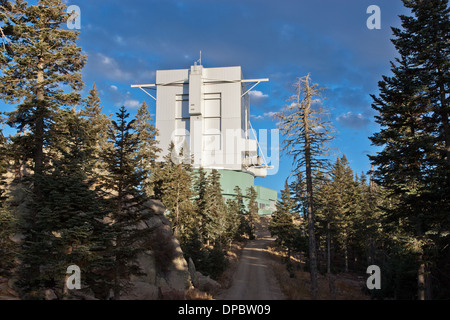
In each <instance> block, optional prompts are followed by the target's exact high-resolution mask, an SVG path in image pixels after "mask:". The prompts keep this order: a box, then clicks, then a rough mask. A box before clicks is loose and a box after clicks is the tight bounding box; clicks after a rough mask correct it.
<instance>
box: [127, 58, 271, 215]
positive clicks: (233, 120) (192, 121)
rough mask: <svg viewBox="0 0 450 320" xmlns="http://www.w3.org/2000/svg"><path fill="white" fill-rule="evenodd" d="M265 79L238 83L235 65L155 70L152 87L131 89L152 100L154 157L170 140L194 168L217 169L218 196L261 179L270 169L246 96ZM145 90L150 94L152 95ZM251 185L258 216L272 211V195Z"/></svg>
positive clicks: (239, 79) (240, 76)
mask: <svg viewBox="0 0 450 320" xmlns="http://www.w3.org/2000/svg"><path fill="white" fill-rule="evenodd" d="M265 81H269V79H244V78H243V75H242V70H241V67H222V68H205V67H203V66H202V65H201V64H197V63H195V64H194V65H193V66H191V67H190V69H179V70H158V71H157V72H156V83H155V84H142V85H132V87H134V88H140V89H141V90H143V91H144V92H145V93H147V94H148V95H149V96H151V97H152V98H153V99H154V100H156V125H155V126H156V128H157V129H158V132H159V136H158V140H159V147H160V148H161V150H163V151H162V153H161V154H160V159H162V157H163V156H164V155H166V154H167V152H168V147H169V145H170V143H171V142H174V144H175V146H176V150H180V148H183V151H184V152H185V154H187V156H189V157H190V158H191V159H192V160H193V167H194V168H200V167H203V168H204V169H206V170H208V169H218V170H219V172H220V173H221V177H222V178H221V179H222V180H221V182H222V189H223V190H224V195H225V196H227V195H228V196H231V195H232V194H233V193H234V191H233V189H234V186H236V185H239V186H240V187H241V189H242V190H244V192H245V188H247V187H249V186H254V185H253V181H254V177H265V176H266V175H267V169H269V168H270V167H269V166H268V165H267V163H265V160H264V159H265V157H264V155H263V154H262V150H261V148H260V147H259V144H258V141H257V140H256V134H254V132H253V133H252V131H253V128H252V127H251V123H250V103H249V95H248V93H249V92H250V91H251V90H252V89H253V88H254V87H255V86H256V85H258V84H259V83H261V82H265ZM149 90H156V96H155V93H154V92H152V91H149ZM251 137H252V138H251ZM254 187H255V188H256V189H257V191H258V194H261V196H262V197H261V200H264V199H263V198H267V199H265V200H266V201H263V202H264V203H262V202H261V204H262V205H260V213H261V212H262V211H265V209H267V210H269V208H268V207H271V208H272V207H273V208H274V205H275V201H276V191H274V190H271V189H267V188H263V187H258V186H254ZM264 189H267V190H264ZM263 194H266V196H263ZM269 194H270V195H269ZM269 198H270V199H269ZM267 210H266V211H267Z"/></svg>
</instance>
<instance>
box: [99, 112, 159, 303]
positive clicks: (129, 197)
mask: <svg viewBox="0 0 450 320" xmlns="http://www.w3.org/2000/svg"><path fill="white" fill-rule="evenodd" d="M116 115H117V121H112V127H111V128H110V130H109V135H110V136H109V139H110V142H111V144H113V145H114V147H113V148H112V149H109V150H107V152H106V154H105V162H106V164H107V170H108V172H107V174H106V175H105V176H104V183H103V185H102V188H103V189H104V190H107V191H108V192H109V193H110V195H109V200H110V203H111V208H112V211H113V212H112V215H111V219H112V223H111V227H112V229H113V234H114V245H113V247H112V248H111V253H112V256H113V257H114V266H113V268H112V270H111V271H112V274H113V283H114V284H113V292H114V299H115V300H118V299H120V295H121V293H122V292H124V291H126V290H127V288H128V286H129V281H128V279H129V277H130V275H138V274H141V270H140V267H139V265H138V264H137V261H136V259H137V257H138V254H139V253H141V252H142V251H143V250H144V247H143V246H142V245H141V244H142V241H143V240H144V239H146V238H147V237H149V236H151V235H150V234H149V232H150V231H149V229H147V228H140V227H139V226H140V224H141V223H142V222H143V221H145V220H148V219H149V218H150V217H151V216H152V214H153V212H152V211H151V210H150V209H149V208H148V206H146V205H145V203H146V201H147V200H148V198H147V196H146V194H145V191H144V190H143V189H142V188H141V186H142V183H143V180H144V178H145V177H144V172H143V170H142V169H140V168H139V157H138V154H137V150H138V146H139V141H138V139H137V135H136V134H135V132H134V131H133V123H134V120H131V121H128V120H127V119H128V117H129V113H127V111H126V109H125V107H122V108H121V109H120V110H119V112H118V113H117V114H116Z"/></svg>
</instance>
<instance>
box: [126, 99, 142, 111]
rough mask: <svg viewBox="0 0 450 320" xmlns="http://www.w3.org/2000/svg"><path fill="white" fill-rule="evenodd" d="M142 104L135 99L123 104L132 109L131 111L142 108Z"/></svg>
mask: <svg viewBox="0 0 450 320" xmlns="http://www.w3.org/2000/svg"><path fill="white" fill-rule="evenodd" d="M140 104H141V103H140V102H139V101H138V100H135V99H127V100H125V102H124V103H123V105H124V106H125V107H127V108H130V109H136V108H138V107H139V106H140Z"/></svg>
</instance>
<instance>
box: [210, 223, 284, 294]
mask: <svg viewBox="0 0 450 320" xmlns="http://www.w3.org/2000/svg"><path fill="white" fill-rule="evenodd" d="M272 241H274V238H271V237H270V233H269V232H268V230H267V227H264V226H260V227H259V228H258V230H257V237H256V239H255V240H252V241H249V242H248V243H247V245H246V246H245V248H244V249H243V251H242V254H241V257H240V259H239V262H238V265H237V268H236V271H235V273H234V275H233V282H232V285H231V287H230V288H229V289H227V290H225V291H223V292H221V293H220V294H219V295H218V296H217V297H216V299H217V300H282V299H284V298H285V297H284V295H283V293H282V291H281V289H280V286H279V284H278V281H277V279H276V278H275V275H274V274H273V271H272V269H271V267H270V265H269V257H268V253H267V251H266V248H267V246H268V245H269V244H270V243H271V242H272Z"/></svg>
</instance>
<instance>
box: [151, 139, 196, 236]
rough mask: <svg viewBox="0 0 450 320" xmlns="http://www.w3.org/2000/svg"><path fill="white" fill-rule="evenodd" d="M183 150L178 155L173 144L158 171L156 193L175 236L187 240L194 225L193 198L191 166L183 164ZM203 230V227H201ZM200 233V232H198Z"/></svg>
mask: <svg viewBox="0 0 450 320" xmlns="http://www.w3.org/2000/svg"><path fill="white" fill-rule="evenodd" d="M182 158H183V150H180V152H178V153H176V151H175V146H174V144H173V143H171V144H170V146H169V152H168V154H167V155H166V156H165V157H164V159H163V163H161V166H160V168H159V169H158V170H157V171H156V174H155V179H154V193H155V197H156V198H157V199H160V200H161V201H162V203H163V204H164V206H165V207H166V209H167V211H168V217H169V219H170V220H171V222H172V226H173V229H174V234H175V235H176V236H177V237H180V238H185V237H190V236H191V235H192V232H193V229H194V227H196V226H195V225H194V223H193V205H192V202H191V199H192V197H193V191H192V180H191V172H190V171H191V166H190V164H188V163H183V162H182ZM199 228H201V226H199ZM196 232H198V230H196Z"/></svg>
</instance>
